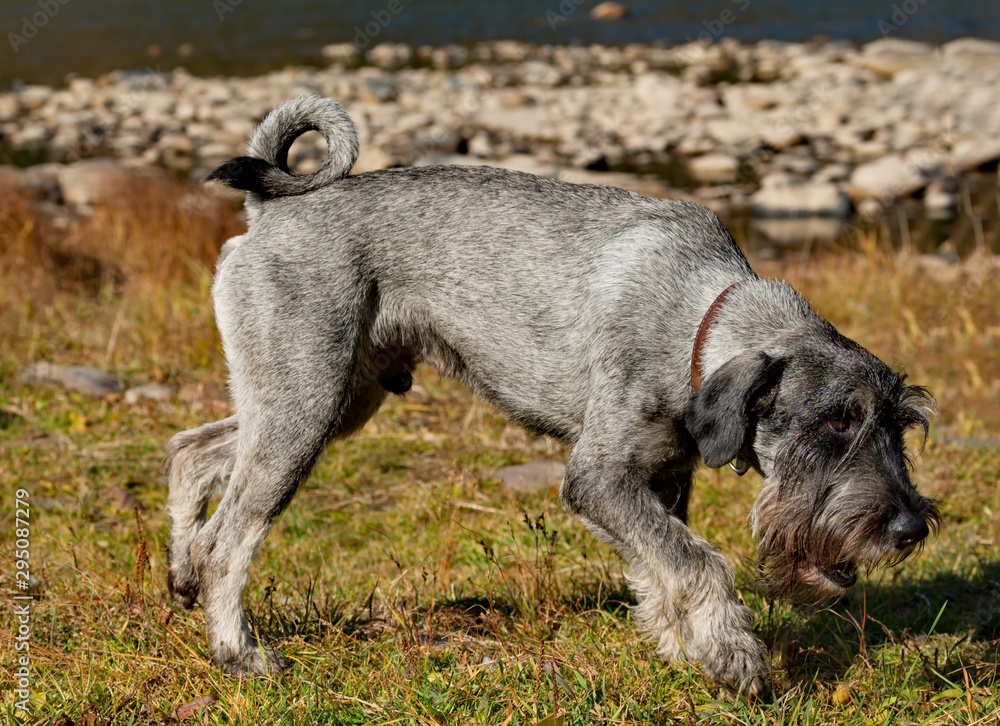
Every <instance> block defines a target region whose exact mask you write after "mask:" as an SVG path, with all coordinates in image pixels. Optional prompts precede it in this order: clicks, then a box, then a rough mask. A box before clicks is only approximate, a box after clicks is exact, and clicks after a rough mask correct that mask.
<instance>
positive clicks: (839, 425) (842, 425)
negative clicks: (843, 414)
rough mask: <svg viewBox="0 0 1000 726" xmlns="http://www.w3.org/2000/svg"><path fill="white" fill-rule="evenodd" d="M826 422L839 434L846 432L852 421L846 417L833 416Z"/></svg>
mask: <svg viewBox="0 0 1000 726" xmlns="http://www.w3.org/2000/svg"><path fill="white" fill-rule="evenodd" d="M826 423H827V425H828V426H829V427H830V428H831V429H833V430H834V431H836V432H837V433H838V434H842V433H844V432H845V431H847V429H848V428H850V426H851V422H850V421H849V420H848V419H846V418H831V419H830V420H829V421H827V422H826Z"/></svg>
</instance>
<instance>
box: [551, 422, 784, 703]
mask: <svg viewBox="0 0 1000 726" xmlns="http://www.w3.org/2000/svg"><path fill="white" fill-rule="evenodd" d="M602 448H603V449H604V452H607V450H608V449H607V448H606V447H602ZM619 457H621V450H620V449H619V450H618V451H617V452H616V454H615V458H616V459H617V463H616V462H615V461H612V460H609V458H608V456H607V454H605V455H600V454H597V453H596V452H591V451H588V448H587V444H586V442H585V441H581V443H579V444H578V445H577V447H576V449H574V451H573V455H572V456H571V457H570V461H569V465H568V466H567V469H566V477H565V479H564V480H563V484H562V487H561V489H560V492H559V495H560V499H561V500H562V502H563V505H564V506H565V507H566V508H567V509H568V510H570V511H572V512H573V513H575V514H577V515H578V516H579V517H580V518H581V519H582V520H583V522H584V523H585V524H586V525H587V527H588V528H589V529H590V530H591V531H592V532H593V533H594V534H595V535H596V536H598V537H600V538H602V539H604V540H606V541H608V542H610V543H611V544H613V545H614V546H615V547H616V549H617V550H618V551H619V552H620V553H621V555H622V556H623V557H624V558H625V559H626V560H627V562H628V565H629V581H630V582H631V585H632V589H633V590H634V591H635V594H636V597H637V598H638V600H639V605H638V607H637V608H636V610H635V612H636V617H637V619H638V620H639V622H640V624H641V627H642V628H643V630H644V631H645V632H646V633H648V634H649V635H650V636H651V637H652V638H653V640H654V641H655V642H656V651H657V653H659V654H660V656H661V657H663V658H665V659H666V660H669V661H672V662H681V661H689V662H693V663H699V664H701V667H702V668H703V670H704V672H705V673H706V675H708V676H709V677H710V678H713V679H714V680H717V681H720V682H722V683H725V684H727V685H729V686H731V687H732V688H735V689H736V690H738V691H740V692H741V693H753V694H757V695H762V694H764V693H766V692H767V690H768V673H769V668H768V664H767V661H766V659H765V656H764V650H763V648H762V646H761V643H760V641H759V640H758V639H757V637H756V636H755V635H754V632H753V628H752V627H751V618H750V611H749V610H748V609H747V608H746V606H744V605H743V604H742V603H741V602H740V600H739V598H738V597H737V594H736V589H735V586H734V582H733V571H732V568H731V567H730V566H729V563H728V562H727V561H726V559H725V558H724V557H723V556H722V555H721V554H719V553H718V552H717V551H716V550H715V549H714V548H712V546H711V545H709V544H708V543H707V542H706V541H704V540H703V539H701V538H699V537H696V536H695V535H694V534H693V533H692V532H691V530H689V529H688V528H687V526H686V525H685V524H684V522H682V521H681V520H680V519H678V518H677V517H676V516H674V515H673V514H671V513H670V512H669V511H668V510H667V508H666V507H665V506H664V504H663V503H662V501H661V500H660V498H659V497H658V496H657V495H656V493H654V491H653V490H652V489H651V488H650V482H651V480H652V479H653V478H654V472H644V471H643V470H642V469H641V468H640V467H637V466H636V465H635V464H634V463H632V462H634V461H635V457H627V456H626V457H621V458H619Z"/></svg>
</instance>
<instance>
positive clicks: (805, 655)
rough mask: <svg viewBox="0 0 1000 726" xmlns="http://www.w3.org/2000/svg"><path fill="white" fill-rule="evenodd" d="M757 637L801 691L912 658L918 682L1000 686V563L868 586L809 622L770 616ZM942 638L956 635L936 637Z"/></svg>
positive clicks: (811, 618) (914, 675)
mask: <svg viewBox="0 0 1000 726" xmlns="http://www.w3.org/2000/svg"><path fill="white" fill-rule="evenodd" d="M768 621H769V622H768ZM760 632H761V635H762V636H763V638H764V641H765V643H767V645H768V646H769V648H771V650H772V653H780V655H781V656H782V658H781V660H782V662H783V664H784V667H785V668H786V669H787V673H788V677H789V679H790V680H791V681H792V682H793V683H796V684H800V685H802V686H807V685H808V684H810V683H812V682H814V681H820V682H836V681H838V680H841V679H842V678H843V677H844V676H845V675H846V674H847V671H848V670H849V669H851V668H852V667H853V666H854V665H855V664H856V663H857V662H858V660H859V659H862V660H868V661H869V662H871V661H872V660H876V659H879V660H880V661H883V662H884V661H885V660H886V659H889V660H892V659H895V660H897V661H900V662H901V661H902V660H903V659H906V660H907V661H908V662H909V663H910V664H914V657H915V658H916V659H917V662H916V663H915V665H916V667H915V669H914V674H913V678H914V680H923V681H924V682H925V683H927V684H932V685H938V686H942V687H946V686H953V685H954V684H955V683H956V682H957V683H962V682H964V681H965V680H966V679H971V681H972V682H973V683H974V684H976V685H978V686H980V687H992V686H994V684H996V683H997V682H998V680H1000V674H998V671H1000V562H989V563H983V564H982V565H981V567H980V568H979V572H978V574H976V575H974V576H973V577H963V576H961V575H959V574H955V573H951V572H939V573H936V574H934V575H931V576H928V577H925V578H921V579H916V580H905V581H902V582H897V583H893V584H890V585H880V584H868V585H867V586H866V587H865V588H864V589H863V590H862V589H860V588H858V589H857V590H856V591H855V592H853V593H851V594H850V595H849V596H848V597H846V598H844V599H843V600H841V601H839V602H838V603H835V604H834V605H832V606H831V607H829V608H827V609H825V610H822V611H820V612H818V613H816V614H814V615H813V616H812V617H804V616H803V614H802V613H798V614H797V616H796V617H792V618H790V619H789V620H787V621H785V622H780V619H779V618H772V617H770V616H768V615H765V625H764V626H763V627H762V628H761V631H760ZM941 635H949V636H953V637H952V638H948V639H944V640H942V639H932V638H933V636H941ZM956 638H957V640H956ZM890 651H892V652H891V654H890ZM908 668H909V666H908Z"/></svg>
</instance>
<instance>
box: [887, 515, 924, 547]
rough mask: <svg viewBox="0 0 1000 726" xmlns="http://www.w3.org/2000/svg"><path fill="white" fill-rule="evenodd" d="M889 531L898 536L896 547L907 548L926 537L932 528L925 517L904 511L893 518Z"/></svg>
mask: <svg viewBox="0 0 1000 726" xmlns="http://www.w3.org/2000/svg"><path fill="white" fill-rule="evenodd" d="M889 532H890V534H891V535H892V536H893V537H895V538H896V548H897V549H901V550H905V549H906V548H907V547H912V546H913V545H915V544H917V543H918V542H920V541H922V540H923V539H924V538H926V537H927V535H928V534H929V533H930V530H929V529H928V528H927V522H925V521H924V518H923V517H918V516H916V515H913V514H910V513H909V512H902V513H900V514H899V515H898V516H897V517H896V518H895V519H894V520H892V523H891V524H890V525H889Z"/></svg>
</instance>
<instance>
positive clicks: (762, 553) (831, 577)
mask: <svg viewBox="0 0 1000 726" xmlns="http://www.w3.org/2000/svg"><path fill="white" fill-rule="evenodd" d="M795 489H798V487H795V488H793V487H790V486H788V485H787V484H781V483H779V482H777V481H773V480H772V481H767V482H765V486H764V488H763V489H762V490H761V492H760V494H759V495H758V497H757V501H756V502H755V503H754V508H753V511H752V512H751V515H750V520H751V526H752V529H753V534H754V537H755V538H756V539H757V543H758V546H757V582H758V585H759V587H760V589H761V590H762V591H763V593H764V594H765V595H766V596H768V597H770V598H773V599H780V600H787V601H790V602H793V603H796V604H799V605H805V606H812V607H819V606H821V605H823V604H824V603H826V602H828V601H830V600H832V599H835V598H838V597H841V596H842V595H844V594H845V593H847V591H848V590H850V588H851V587H853V585H854V584H855V582H856V580H857V575H858V571H859V570H865V571H867V572H871V571H872V570H874V569H876V568H878V567H893V566H895V565H898V564H899V563H900V562H902V561H903V560H905V559H906V558H907V557H909V555H910V554H912V553H913V552H915V551H917V550H919V548H920V547H921V545H920V544H917V545H913V546H911V547H907V548H905V549H902V550H900V549H897V548H896V547H895V545H894V544H893V542H892V540H891V538H890V537H889V536H888V534H887V532H886V518H885V517H884V516H880V515H879V513H878V510H877V507H876V506H866V504H865V503H863V502H854V503H852V504H851V505H850V506H843V505H841V504H839V503H838V502H836V501H832V500H831V498H826V499H825V501H824V502H822V503H819V502H817V500H816V498H814V497H810V496H802V495H801V494H795V493H793V491H794V490H795ZM843 490H844V491H847V488H846V487H844V488H843ZM798 491H801V489H798ZM826 491H829V490H826ZM927 508H928V510H927V512H926V513H925V514H924V517H925V519H926V521H927V522H928V524H929V526H930V527H931V528H932V529H933V528H934V527H936V525H937V522H938V519H939V515H938V512H937V509H936V508H935V507H934V504H933V503H932V502H930V501H927Z"/></svg>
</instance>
